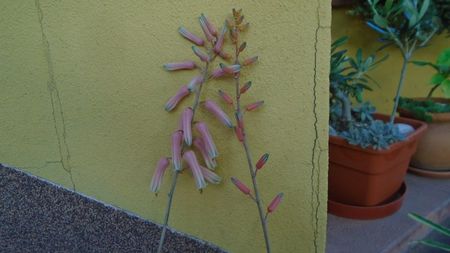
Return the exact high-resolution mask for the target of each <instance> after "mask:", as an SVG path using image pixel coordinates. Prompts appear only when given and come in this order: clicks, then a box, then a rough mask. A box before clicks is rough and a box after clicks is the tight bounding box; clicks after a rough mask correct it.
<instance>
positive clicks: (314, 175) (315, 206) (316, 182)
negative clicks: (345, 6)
mask: <svg viewBox="0 0 450 253" xmlns="http://www.w3.org/2000/svg"><path fill="white" fill-rule="evenodd" d="M320 1H321V0H317V7H316V19H317V20H316V22H317V27H316V29H315V31H314V39H315V41H314V79H313V81H314V85H313V116H314V142H313V146H312V156H311V166H312V168H311V222H312V224H311V225H312V228H313V237H314V238H313V245H314V252H316V253H317V252H318V250H319V245H320V243H319V210H320V206H321V201H320V183H321V181H320V171H321V164H320V162H321V159H322V153H323V152H326V149H323V148H322V147H321V145H320V142H319V138H320V137H319V129H318V123H319V118H318V116H317V106H318V104H317V99H318V94H317V83H318V80H317V78H318V77H317V69H318V44H319V31H320V30H321V29H329V28H330V27H328V26H322V25H321V19H320V9H321V5H320Z"/></svg>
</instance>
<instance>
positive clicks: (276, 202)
mask: <svg viewBox="0 0 450 253" xmlns="http://www.w3.org/2000/svg"><path fill="white" fill-rule="evenodd" d="M283 196H284V194H283V193H278V195H277V196H275V198H274V199H273V200H272V202H270V204H269V206H267V212H268V213H273V212H274V211H275V210H276V209H277V207H278V205H280V203H281V201H282V200H283Z"/></svg>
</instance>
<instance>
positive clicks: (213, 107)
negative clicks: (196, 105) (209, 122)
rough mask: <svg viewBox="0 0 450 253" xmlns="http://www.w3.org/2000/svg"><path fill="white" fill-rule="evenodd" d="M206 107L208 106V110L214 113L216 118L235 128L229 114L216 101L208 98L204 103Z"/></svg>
mask: <svg viewBox="0 0 450 253" xmlns="http://www.w3.org/2000/svg"><path fill="white" fill-rule="evenodd" d="M204 107H205V108H206V110H208V111H209V112H211V113H212V114H214V116H216V118H217V119H218V120H219V121H220V122H222V123H223V124H224V125H225V126H227V127H229V128H233V123H231V120H230V118H228V115H227V114H226V113H225V112H224V111H223V110H222V109H221V108H220V107H219V106H218V105H217V104H216V103H215V102H214V101H212V100H206V101H205V103H204Z"/></svg>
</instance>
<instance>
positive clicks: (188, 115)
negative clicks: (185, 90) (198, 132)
mask: <svg viewBox="0 0 450 253" xmlns="http://www.w3.org/2000/svg"><path fill="white" fill-rule="evenodd" d="M193 114H194V113H193V111H192V108H191V107H188V108H186V109H185V110H184V111H183V114H182V115H181V125H182V128H183V138H184V142H185V143H186V144H187V145H188V146H191V144H192V128H191V124H192V117H193Z"/></svg>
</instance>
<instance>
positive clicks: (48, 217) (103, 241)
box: [0, 164, 224, 253]
mask: <svg viewBox="0 0 450 253" xmlns="http://www.w3.org/2000/svg"><path fill="white" fill-rule="evenodd" d="M159 236H160V227H159V226H158V225H156V224H154V223H151V222H149V221H146V220H143V219H141V218H139V217H136V216H133V215H130V214H128V213H126V212H124V211H122V210H119V209H117V208H113V207H110V206H106V205H104V204H102V203H99V202H97V201H94V200H92V199H89V198H86V197H83V196H81V195H79V194H76V193H73V192H71V191H68V190H65V189H63V188H60V187H58V186H56V185H53V184H50V183H47V182H45V181H42V180H40V179H37V178H36V177H33V176H30V175H28V174H25V173H23V172H20V171H18V170H15V169H10V168H6V167H3V166H2V165H1V164H0V252H20V253H25V252H151V249H155V247H156V246H157V242H158V239H159ZM166 238H167V239H166V245H167V247H166V248H165V252H183V253H184V252H196V253H197V252H224V251H222V250H220V249H219V248H217V247H215V246H213V245H210V244H206V243H204V242H202V241H199V240H197V239H195V238H191V237H188V236H186V235H183V234H181V233H171V232H170V233H169V234H168V236H167V237H166Z"/></svg>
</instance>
